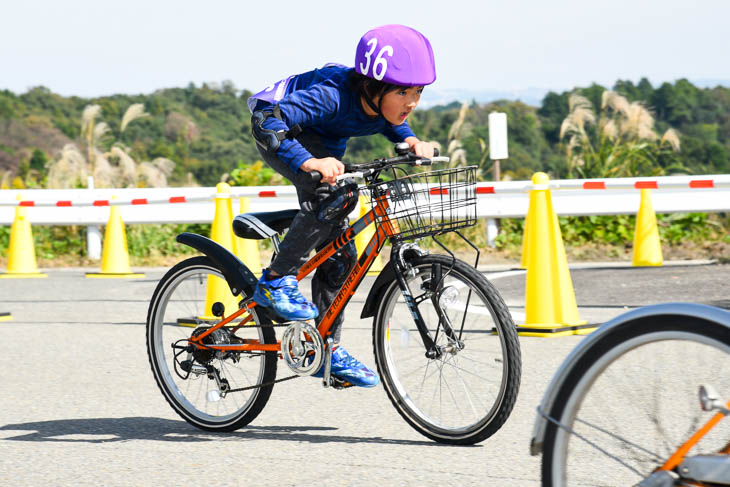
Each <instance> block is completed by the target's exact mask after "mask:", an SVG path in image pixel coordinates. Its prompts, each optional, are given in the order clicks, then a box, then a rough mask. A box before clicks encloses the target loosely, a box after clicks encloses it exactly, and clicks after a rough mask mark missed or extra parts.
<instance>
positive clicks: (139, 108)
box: [119, 103, 150, 132]
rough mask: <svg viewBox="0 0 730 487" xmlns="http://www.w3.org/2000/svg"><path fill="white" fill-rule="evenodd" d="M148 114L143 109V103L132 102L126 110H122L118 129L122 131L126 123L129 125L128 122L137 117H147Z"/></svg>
mask: <svg viewBox="0 0 730 487" xmlns="http://www.w3.org/2000/svg"><path fill="white" fill-rule="evenodd" d="M149 115H150V114H149V113H146V112H145V111H144V104H142V103H134V104H132V105H129V108H127V111H126V112H124V116H123V117H122V126H121V128H120V130H119V131H120V132H124V129H126V128H127V125H129V124H130V122H132V121H134V120H137V119H138V118H142V117H148V116H149Z"/></svg>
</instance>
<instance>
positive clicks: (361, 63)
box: [355, 24, 436, 86]
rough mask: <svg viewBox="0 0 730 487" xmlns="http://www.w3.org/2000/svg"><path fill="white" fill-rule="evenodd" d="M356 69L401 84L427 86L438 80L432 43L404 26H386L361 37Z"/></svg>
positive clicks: (364, 73) (371, 76)
mask: <svg viewBox="0 0 730 487" xmlns="http://www.w3.org/2000/svg"><path fill="white" fill-rule="evenodd" d="M355 70H356V71H357V72H358V73H360V74H362V75H364V76H367V77H368V78H373V79H376V80H378V81H383V82H386V83H392V84H394V85H400V86H425V85H430V84H431V83H433V82H434V81H436V65H435V63H434V59H433V49H431V43H430V42H429V41H428V39H426V36H424V35H423V34H421V33H420V32H418V31H417V30H415V29H412V28H410V27H407V26H405V25H397V24H391V25H383V26H380V27H376V28H374V29H372V30H370V31H368V32H367V33H366V34H365V35H364V36H362V38H361V39H360V42H359V43H358V45H357V51H356V52H355Z"/></svg>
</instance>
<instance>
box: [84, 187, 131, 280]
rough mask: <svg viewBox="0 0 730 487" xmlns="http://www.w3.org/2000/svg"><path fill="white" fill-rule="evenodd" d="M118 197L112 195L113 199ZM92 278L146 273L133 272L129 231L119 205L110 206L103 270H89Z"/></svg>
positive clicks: (102, 255) (102, 252) (105, 230)
mask: <svg viewBox="0 0 730 487" xmlns="http://www.w3.org/2000/svg"><path fill="white" fill-rule="evenodd" d="M115 199H117V198H116V196H112V200H115ZM86 277H92V278H139V277H144V274H139V273H135V272H132V269H131V268H130V267H129V252H128V251H127V232H126V231H125V229H124V222H123V221H122V215H121V212H120V211H119V206H118V205H111V206H110V207H109V222H108V223H107V224H106V228H105V229H104V242H103V244H102V250H101V272H87V273H86Z"/></svg>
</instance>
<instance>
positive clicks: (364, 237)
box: [355, 195, 383, 276]
mask: <svg viewBox="0 0 730 487" xmlns="http://www.w3.org/2000/svg"><path fill="white" fill-rule="evenodd" d="M370 206H371V205H370V199H369V198H368V197H366V196H364V195H360V218H362V217H363V216H365V214H366V213H367V212H368V211H370ZM373 235H375V224H374V223H371V224H370V225H368V226H367V227H365V229H364V230H363V231H362V232H360V233H358V234H357V235H356V236H355V247H356V248H357V255H360V254H362V252H363V250H364V249H365V247H366V246H367V244H368V243H369V242H370V239H371V238H373ZM382 270H383V261H382V260H380V254H378V255H377V256H376V257H375V260H374V261H373V265H372V266H370V269H369V270H368V274H367V275H368V276H377V275H378V274H380V271H382Z"/></svg>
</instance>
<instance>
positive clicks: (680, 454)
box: [659, 401, 730, 470]
mask: <svg viewBox="0 0 730 487" xmlns="http://www.w3.org/2000/svg"><path fill="white" fill-rule="evenodd" d="M725 407H726V408H728V409H730V401H728V402H727V404H726V405H725ZM724 417H725V413H724V412H718V413H717V414H715V415H714V416H713V417H712V418H710V420H709V421H708V422H707V423H705V425H704V426H702V428H700V429H699V430H697V432H696V433H695V434H694V435H692V437H691V438H690V439H689V440H687V441H686V442H685V443H684V444H683V445H682V446H680V447H679V448H678V449H677V451H676V452H674V454H673V455H672V456H671V457H669V460H667V461H666V463H665V464H664V465H662V466H661V467H660V468H659V470H674V469H675V468H677V466H678V465H679V464H680V463H682V460H684V457H685V456H686V455H687V453H689V451H690V450H691V449H692V447H693V446H695V445H696V444H697V443H698V442H699V441H700V440H701V439H702V437H703V436H705V435H706V434H707V433H708V432H709V431H710V430H711V429H712V428H714V427H715V425H717V423H719V422H720V421H721V420H722V419H723V418H724ZM719 453H723V454H727V453H730V443H728V444H727V445H726V446H725V448H724V449H723V450H721V451H720V452H719Z"/></svg>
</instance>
